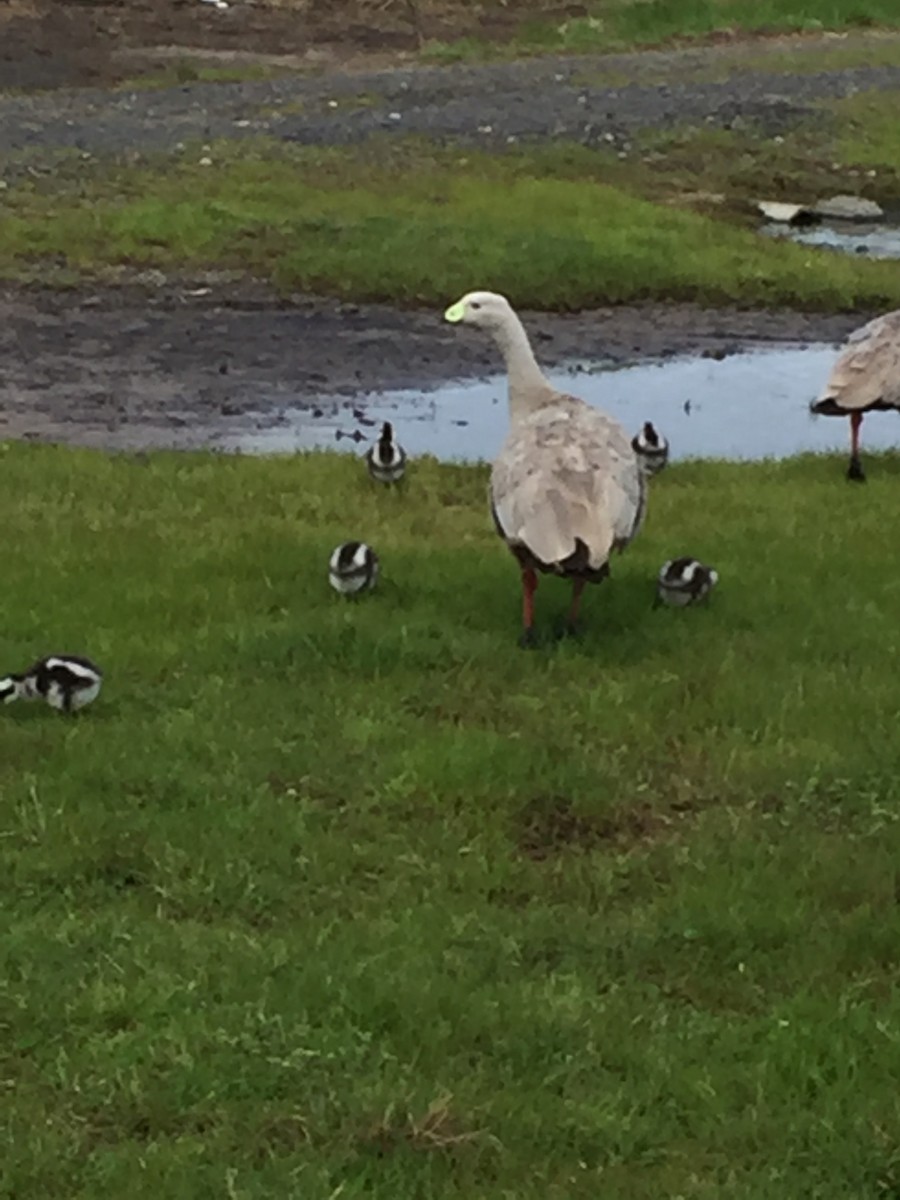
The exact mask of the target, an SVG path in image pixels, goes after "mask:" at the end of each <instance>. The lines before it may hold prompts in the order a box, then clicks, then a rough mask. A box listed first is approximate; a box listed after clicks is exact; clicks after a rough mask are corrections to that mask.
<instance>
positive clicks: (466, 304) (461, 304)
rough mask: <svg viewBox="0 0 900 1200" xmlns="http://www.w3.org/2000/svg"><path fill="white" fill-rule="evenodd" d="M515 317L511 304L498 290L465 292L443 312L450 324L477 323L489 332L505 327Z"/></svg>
mask: <svg viewBox="0 0 900 1200" xmlns="http://www.w3.org/2000/svg"><path fill="white" fill-rule="evenodd" d="M514 319H515V314H514V313H513V310H512V305H511V304H510V303H509V301H508V300H507V299H506V297H505V296H501V295H500V294H499V292H466V294H465V296H463V297H462V298H461V299H460V300H457V302H456V303H455V304H451V305H450V307H449V308H448V309H447V311H446V312H445V313H444V320H445V321H449V322H450V324H451V325H477V326H478V327H479V328H480V329H487V330H489V331H490V332H491V333H496V332H497V330H500V329H503V328H504V327H506V326H507V325H508V324H509V323H510V321H511V320H514Z"/></svg>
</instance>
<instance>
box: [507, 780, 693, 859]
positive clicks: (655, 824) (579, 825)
mask: <svg viewBox="0 0 900 1200" xmlns="http://www.w3.org/2000/svg"><path fill="white" fill-rule="evenodd" d="M517 824H518V831H517V834H516V845H517V847H518V850H519V852H520V854H522V855H524V856H525V857H526V858H530V859H532V860H533V861H534V862H544V861H545V860H546V859H548V858H553V857H555V856H556V855H559V854H566V853H575V854H587V853H590V851H592V850H596V849H597V848H598V847H600V846H602V845H604V844H605V845H608V846H613V847H616V848H618V849H623V848H627V847H629V846H633V845H635V844H637V843H639V842H643V841H647V840H650V839H652V838H654V837H656V836H658V835H659V834H660V833H661V832H663V831H664V830H665V829H667V828H668V826H669V822H668V821H667V820H665V818H664V817H662V816H661V815H660V814H659V813H655V812H653V811H652V810H651V809H650V808H648V807H647V806H646V805H638V806H636V807H635V808H633V809H624V810H622V811H620V812H613V813H608V814H606V815H605V816H602V817H600V816H597V817H587V816H584V815H582V814H580V813H577V812H576V811H575V809H574V807H573V805H572V801H571V800H569V799H568V798H567V797H565V796H536V797H535V798H534V799H533V800H530V801H529V802H528V804H526V805H525V807H524V808H523V809H522V811H521V813H520V814H519V818H518V822H517Z"/></svg>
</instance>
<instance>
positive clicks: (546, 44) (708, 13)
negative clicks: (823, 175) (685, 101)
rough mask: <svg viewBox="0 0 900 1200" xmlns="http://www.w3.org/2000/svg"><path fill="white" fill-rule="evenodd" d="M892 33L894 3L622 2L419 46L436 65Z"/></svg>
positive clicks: (897, 16)
mask: <svg viewBox="0 0 900 1200" xmlns="http://www.w3.org/2000/svg"><path fill="white" fill-rule="evenodd" d="M873 26H878V27H882V28H885V29H896V28H898V27H900V10H898V7H897V4H896V0H825V2H823V0H791V2H790V3H789V4H785V3H783V0H639V2H637V3H635V2H633V0H626V2H625V3H621V2H620V3H615V2H612V3H605V4H592V5H590V6H589V13H588V15H587V16H581V17H572V18H568V19H566V20H564V21H562V22H560V21H559V20H554V21H551V20H548V19H546V18H542V17H540V16H539V15H536V16H535V18H534V19H533V20H525V21H523V22H522V24H521V25H520V26H519V27H518V28H517V29H516V31H515V33H514V35H513V36H512V38H511V39H510V40H509V41H507V42H501V43H498V42H494V41H490V40H487V39H485V38H482V37H478V36H473V35H470V36H467V37H463V38H459V39H456V40H451V41H448V42H436V43H433V44H431V45H429V46H428V47H426V50H425V53H426V55H427V56H429V57H431V58H434V59H435V60H437V61H443V62H458V61H465V60H471V59H484V58H491V57H497V56H504V57H508V56H510V55H517V54H522V53H529V52H530V53H540V52H553V53H570V54H579V53H591V52H597V51H609V50H624V49H629V48H631V47H642V46H656V45H661V44H665V43H670V42H673V41H677V42H682V41H697V40H700V41H702V40H709V39H717V38H721V37H722V36H723V35H725V36H729V37H730V36H736V35H740V34H766V35H772V34H786V33H818V32H821V31H822V30H834V31H839V30H847V29H859V28H863V29H866V28H871V27H873Z"/></svg>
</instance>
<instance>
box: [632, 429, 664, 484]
mask: <svg viewBox="0 0 900 1200" xmlns="http://www.w3.org/2000/svg"><path fill="white" fill-rule="evenodd" d="M631 448H632V450H633V451H634V452H635V454H636V455H637V456H638V462H639V463H640V464H641V465H642V467H643V468H644V472H645V473H646V474H647V475H658V474H659V472H660V471H661V470H662V469H663V468H664V467H665V465H666V464H667V463H668V461H669V443H668V442H667V441H666V439H665V438H664V437H663V436H662V434H660V433H657V431H656V427H655V426H654V425H653V424H651V422H650V421H645V422H644V424H643V427H642V429H641V431H640V433H637V434H635V436H634V437H633V438H632V439H631Z"/></svg>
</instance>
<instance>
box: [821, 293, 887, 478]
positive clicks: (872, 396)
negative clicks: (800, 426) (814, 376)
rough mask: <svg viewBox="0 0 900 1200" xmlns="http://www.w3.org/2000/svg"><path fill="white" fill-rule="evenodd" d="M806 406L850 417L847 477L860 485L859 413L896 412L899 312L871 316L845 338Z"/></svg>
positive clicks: (826, 414) (860, 417) (828, 413)
mask: <svg viewBox="0 0 900 1200" xmlns="http://www.w3.org/2000/svg"><path fill="white" fill-rule="evenodd" d="M810 408H811V410H812V412H814V413H821V414H822V415H824V416H826V417H849V418H850V463H849V465H848V467H847V478H848V479H853V480H856V481H857V482H860V483H862V482H865V478H866V476H865V472H864V471H863V469H862V463H861V462H860V460H859V428H860V426H861V425H862V420H863V415H864V414H865V413H867V412H877V411H878V410H884V409H891V408H893V409H896V410H900V310H898V311H896V312H890V313H886V314H885V315H884V316H883V317H876V319H875V320H874V321H870V322H869V323H868V325H863V327H862V328H861V329H857V330H855V331H854V332H853V333H851V334H850V337H849V338H848V339H847V344H846V346H845V347H844V350H843V352H842V353H841V355H840V357H839V358H838V360H837V362H836V363H835V364H834V367H833V368H832V371H831V375H830V376H829V378H828V383H827V384H826V385H825V388H824V390H823V392H822V394H821V396H819V398H818V400H815V401H814V402H813V403H812V404H811V405H810Z"/></svg>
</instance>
